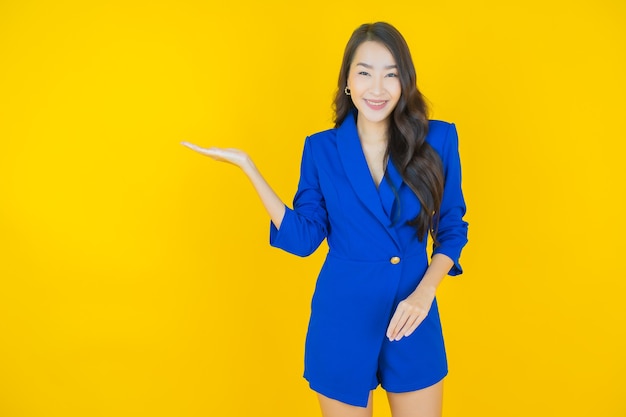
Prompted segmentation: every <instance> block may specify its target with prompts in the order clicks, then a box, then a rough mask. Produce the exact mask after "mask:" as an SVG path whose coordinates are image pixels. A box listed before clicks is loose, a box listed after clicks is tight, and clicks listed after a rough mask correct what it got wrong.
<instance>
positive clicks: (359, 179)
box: [270, 115, 467, 407]
mask: <svg viewBox="0 0 626 417" xmlns="http://www.w3.org/2000/svg"><path fill="white" fill-rule="evenodd" d="M426 141H427V142H428V143H429V144H430V145H431V146H432V147H433V148H434V149H435V151H436V152H437V153H438V154H439V155H440V157H441V160H442V162H443V168H444V176H445V185H444V193H443V200H442V203H441V210H440V212H441V217H440V220H439V228H438V233H437V239H438V240H439V243H440V244H439V246H438V247H436V248H435V249H434V252H433V253H442V254H445V255H447V256H448V257H450V258H451V259H452V260H453V261H454V266H453V267H452V268H451V270H450V272H449V275H458V274H461V273H462V270H461V266H460V265H459V256H460V254H461V249H462V248H463V246H465V244H466V243H467V222H465V221H464V220H463V216H464V214H465V201H464V198H463V192H462V190H461V165H460V159H459V152H458V138H457V132H456V127H455V125H454V124H451V123H446V122H442V121H435V120H431V121H429V131H428V135H427V137H426ZM386 176H387V177H388V180H387V179H383V180H382V182H381V184H380V185H379V187H378V188H377V187H376V185H375V184H374V181H373V179H372V176H371V174H370V172H369V168H368V166H367V162H366V159H365V155H364V153H363V150H362V147H361V143H360V141H359V137H358V133H357V128H356V121H355V118H354V117H353V116H350V115H349V116H348V117H346V120H345V121H344V122H343V123H342V124H341V125H340V126H339V127H338V128H336V129H330V130H326V131H323V132H320V133H317V134H314V135H312V136H310V137H308V138H307V139H306V141H305V144H304V151H303V155H302V164H301V173H300V181H299V184H298V190H297V193H296V195H295V197H294V203H293V205H294V208H293V210H292V209H290V208H287V211H286V213H285V217H284V219H283V222H282V224H281V227H280V230H277V229H276V227H274V225H273V224H272V225H271V226H270V244H271V245H272V246H275V247H278V248H281V249H284V250H286V251H288V252H291V253H293V254H296V255H299V256H307V255H310V254H311V253H313V252H314V251H315V250H316V249H317V248H318V246H319V245H320V243H321V242H322V241H323V240H324V238H326V239H327V240H328V247H329V251H328V254H327V256H326V260H325V261H324V264H323V266H322V269H321V271H320V273H319V276H318V279H317V283H316V287H315V292H314V294H313V299H312V302H311V317H310V321H309V328H308V332H307V337H306V345H305V371H304V377H305V378H306V379H307V381H308V382H309V384H310V386H311V388H312V389H313V390H315V391H317V392H319V393H321V394H323V395H325V396H327V397H330V398H333V399H336V400H339V401H342V402H344V403H347V404H352V405H356V406H360V407H366V406H367V401H368V397H369V392H370V391H371V390H372V389H374V388H376V387H377V386H378V384H381V385H382V387H383V388H384V389H386V390H387V391H389V392H408V391H414V390H417V389H422V388H425V387H428V386H430V385H432V384H435V383H437V382H438V381H440V380H441V379H443V377H444V376H445V375H446V374H447V372H448V367H447V360H446V352H445V347H444V341H443V335H442V330H441V323H440V320H439V313H438V310H437V301H436V300H435V301H434V302H433V305H432V307H431V310H430V312H429V314H428V316H427V317H426V319H425V320H424V321H423V322H422V323H421V324H420V326H419V327H418V328H417V330H416V331H415V332H414V333H413V334H412V335H411V336H409V337H405V338H402V339H401V340H400V341H394V342H390V341H389V340H388V339H387V338H386V337H385V335H386V330H387V326H388V324H389V321H390V320H391V316H392V315H393V313H394V311H395V308H396V306H397V304H398V303H399V302H400V301H402V300H403V299H405V298H406V297H407V296H408V295H409V294H410V293H411V292H413V291H414V290H415V288H416V287H417V284H419V282H420V280H421V278H422V277H423V275H424V273H425V271H426V269H427V267H428V256H427V253H426V239H424V240H423V241H422V242H419V241H418V239H417V237H416V232H415V228H414V227H412V226H409V225H407V224H406V222H407V221H408V220H411V219H413V218H414V217H415V216H416V215H417V213H418V211H419V210H420V205H419V201H418V199H417V197H416V196H415V194H414V193H413V192H412V191H411V189H410V188H409V187H408V186H407V185H406V184H405V183H404V182H403V181H402V178H401V176H400V174H399V172H398V171H397V170H396V168H395V167H394V165H393V164H392V163H388V165H387V169H386ZM389 182H391V184H392V185H390V184H389ZM396 193H397V196H396Z"/></svg>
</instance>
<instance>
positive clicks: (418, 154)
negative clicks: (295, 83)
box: [334, 22, 443, 244]
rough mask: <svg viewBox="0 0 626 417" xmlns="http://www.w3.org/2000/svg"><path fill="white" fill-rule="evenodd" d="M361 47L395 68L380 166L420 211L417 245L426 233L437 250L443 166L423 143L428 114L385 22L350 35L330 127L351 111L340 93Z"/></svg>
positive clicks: (400, 43)
mask: <svg viewBox="0 0 626 417" xmlns="http://www.w3.org/2000/svg"><path fill="white" fill-rule="evenodd" d="M366 41H376V42H380V43H381V44H383V45H384V46H385V47H386V48H387V49H388V50H389V52H390V53H391V55H392V56H393V58H394V60H395V61H396V65H397V66H398V76H399V78H400V85H401V88H402V90H401V91H402V92H401V95H400V100H399V101H398V104H397V105H396V108H395V109H394V111H393V115H392V116H390V121H389V132H388V139H389V140H388V144H387V150H386V152H385V160H387V158H391V162H392V163H393V164H394V166H395V167H396V168H397V169H398V171H399V172H400V174H401V175H402V179H403V180H404V182H405V183H406V184H407V185H408V186H409V187H410V188H411V190H413V192H414V193H415V195H416V196H417V198H418V199H419V201H420V204H421V206H422V209H421V210H420V212H419V214H418V215H417V216H416V217H415V218H414V219H412V220H410V221H409V222H408V223H409V224H410V225H411V226H413V227H415V228H416V232H417V237H418V239H419V240H420V241H422V240H423V239H424V238H425V237H426V235H427V233H428V231H430V232H431V235H432V236H433V239H434V241H435V244H437V243H438V242H437V239H436V228H437V223H438V222H437V219H438V218H439V208H440V205H441V198H442V195H443V166H442V163H441V159H440V158H439V155H438V154H437V152H436V151H435V150H434V149H433V148H432V147H431V146H430V145H429V144H428V143H427V142H426V141H425V137H426V134H427V133H428V108H427V106H426V102H425V100H424V97H423V96H422V93H420V91H419V90H418V88H417V84H416V75H415V67H414V65H413V60H412V59H411V53H410V52H409V47H408V46H407V44H406V41H405V40H404V38H403V37H402V35H401V34H400V32H398V30H397V29H396V28H394V27H393V26H391V25H390V24H388V23H384V22H377V23H372V24H364V25H362V26H360V27H359V28H357V29H356V30H355V31H354V33H352V36H351V37H350V40H349V41H348V44H347V45H346V50H345V52H344V55H343V62H342V63H341V71H340V72H339V83H338V85H337V87H338V88H337V94H336V96H335V102H334V109H335V118H334V122H335V127H338V126H339V125H340V124H341V123H342V122H343V121H344V120H345V118H346V117H347V116H348V115H350V114H352V112H355V111H356V107H355V106H354V104H353V103H352V100H351V99H350V97H349V96H347V95H346V94H345V93H344V88H345V87H346V85H347V81H348V73H349V71H350V64H351V63H352V59H353V58H354V54H355V52H356V49H357V48H358V47H359V45H361V44H362V43H363V42H366ZM385 175H386V173H385ZM397 195H398V194H397V193H396V196H397Z"/></svg>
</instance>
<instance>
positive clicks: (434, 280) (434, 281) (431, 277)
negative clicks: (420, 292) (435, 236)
mask: <svg viewBox="0 0 626 417" xmlns="http://www.w3.org/2000/svg"><path fill="white" fill-rule="evenodd" d="M452 265H454V262H453V261H452V259H450V258H449V257H448V256H446V255H444V254H441V253H437V254H435V255H434V256H433V257H432V259H431V261H430V265H429V266H428V269H427V270H426V273H425V274H424V277H423V278H422V280H421V281H420V283H419V285H418V287H425V288H430V289H432V290H433V292H434V291H436V290H437V287H439V284H440V283H441V281H443V279H444V278H445V276H446V275H448V272H450V268H452Z"/></svg>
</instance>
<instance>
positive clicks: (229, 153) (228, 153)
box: [182, 142, 252, 169]
mask: <svg viewBox="0 0 626 417" xmlns="http://www.w3.org/2000/svg"><path fill="white" fill-rule="evenodd" d="M182 145H184V146H186V147H188V148H189V149H192V150H194V151H196V152H198V153H201V154H202V155H206V156H208V157H211V158H213V159H215V160H216V161H222V162H228V163H230V164H233V165H236V166H238V167H239V168H242V169H246V168H249V167H251V166H252V160H251V159H250V157H249V156H248V154H247V153H245V152H244V151H242V150H240V149H235V148H216V147H211V148H203V147H201V146H198V145H194V144H193V143H189V142H182Z"/></svg>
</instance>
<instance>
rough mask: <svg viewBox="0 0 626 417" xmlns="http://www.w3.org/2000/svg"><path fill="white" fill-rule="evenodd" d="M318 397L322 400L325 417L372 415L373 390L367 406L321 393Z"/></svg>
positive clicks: (321, 405) (321, 404)
mask: <svg viewBox="0 0 626 417" xmlns="http://www.w3.org/2000/svg"><path fill="white" fill-rule="evenodd" d="M317 397H318V398H319V401H320V407H321V409H322V416H323V417H372V408H373V404H372V403H373V400H372V392H371V391H370V396H369V399H368V400H367V407H357V406H354V405H350V404H346V403H343V402H341V401H337V400H333V399H332V398H328V397H326V396H324V395H322V394H319V393H318V394H317Z"/></svg>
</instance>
